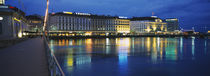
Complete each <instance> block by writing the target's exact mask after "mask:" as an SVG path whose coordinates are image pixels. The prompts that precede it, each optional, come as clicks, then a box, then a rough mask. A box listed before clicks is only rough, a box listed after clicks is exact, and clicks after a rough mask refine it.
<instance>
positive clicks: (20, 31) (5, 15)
mask: <svg viewBox="0 0 210 76" xmlns="http://www.w3.org/2000/svg"><path fill="white" fill-rule="evenodd" d="M27 30H28V25H27V20H26V19H25V13H24V12H22V11H21V10H19V9H18V8H15V7H11V6H6V5H0V39H13V38H21V37H23V35H25V33H24V32H25V31H27Z"/></svg>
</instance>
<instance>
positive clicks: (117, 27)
mask: <svg viewBox="0 0 210 76" xmlns="http://www.w3.org/2000/svg"><path fill="white" fill-rule="evenodd" d="M129 21H130V20H128V19H120V18H118V17H113V16H103V15H101V16H99V15H92V14H88V13H73V12H59V13H53V14H50V15H49V22H48V26H49V27H48V29H49V32H50V33H51V35H56V36H61V35H62V36H69V35H70V36H71V35H116V34H118V33H124V34H127V33H130V27H129Z"/></svg>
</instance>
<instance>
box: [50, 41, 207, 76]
mask: <svg viewBox="0 0 210 76" xmlns="http://www.w3.org/2000/svg"><path fill="white" fill-rule="evenodd" d="M209 43H210V41H209V40H208V39H196V38H190V39H185V38H159V37H142V38H136V37H133V38H102V39H93V38H88V39H60V40H51V41H50V43H49V44H50V48H51V49H52V50H53V51H54V53H55V55H56V57H57V58H58V61H59V63H60V64H61V66H62V68H63V69H64V72H65V73H66V74H67V75H75V76H81V75H86V76H98V75H100V73H104V75H103V76H105V75H109V76H110V75H111V76H129V75H133V76H135V75H136V74H138V72H135V71H136V70H134V69H140V70H144V69H141V68H136V67H145V65H148V66H147V69H148V68H150V67H151V66H154V65H157V64H158V65H161V66H163V65H169V64H174V65H178V64H180V65H185V64H181V63H179V62H183V63H185V62H187V60H190V61H193V60H195V61H196V57H197V59H199V58H200V57H202V56H208V55H209V51H208V50H209V47H207V46H210V45H209ZM117 68H118V69H117ZM152 68H156V69H161V68H162V67H161V68H160V67H159V66H156V67H152ZM163 68H164V69H169V67H168V66H163ZM180 68H181V66H180ZM99 69H101V70H99ZM102 69H103V70H102ZM150 70H151V69H150ZM170 70H178V69H170ZM145 71H146V74H145V73H144V74H142V75H143V76H144V75H145V76H148V74H147V72H153V71H147V70H144V72H145ZM158 71H159V70H158ZM163 71H164V70H163ZM96 72H97V73H96ZM160 73H161V72H160ZM169 73H171V72H169ZM158 74H159V73H158ZM172 74H173V72H172ZM175 74H176V73H175ZM160 75H162V74H160ZM163 75H165V74H163ZM180 75H182V74H181V73H180ZM137 76H138V75H137ZM175 76H176V75H175Z"/></svg>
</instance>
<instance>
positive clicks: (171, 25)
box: [165, 18, 180, 32]
mask: <svg viewBox="0 0 210 76" xmlns="http://www.w3.org/2000/svg"><path fill="white" fill-rule="evenodd" d="M165 22H166V23H167V27H168V28H167V30H168V32H175V31H179V30H180V28H179V21H178V19H177V18H170V19H165Z"/></svg>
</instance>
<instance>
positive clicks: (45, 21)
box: [43, 0, 49, 32]
mask: <svg viewBox="0 0 210 76" xmlns="http://www.w3.org/2000/svg"><path fill="white" fill-rule="evenodd" d="M48 9H49V0H47V8H46V12H45V18H44V27H43V31H44V32H46V27H47V18H48Z"/></svg>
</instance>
